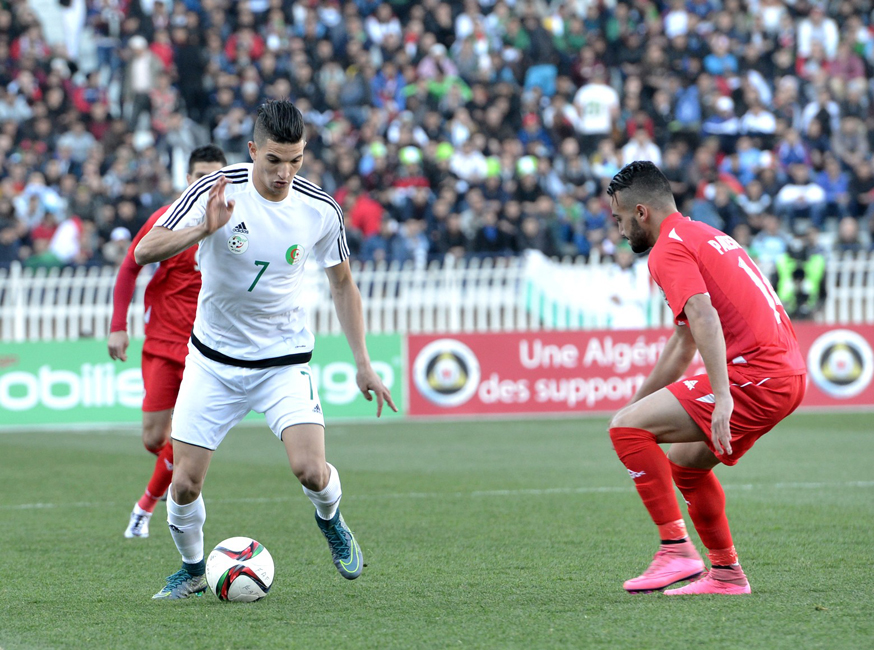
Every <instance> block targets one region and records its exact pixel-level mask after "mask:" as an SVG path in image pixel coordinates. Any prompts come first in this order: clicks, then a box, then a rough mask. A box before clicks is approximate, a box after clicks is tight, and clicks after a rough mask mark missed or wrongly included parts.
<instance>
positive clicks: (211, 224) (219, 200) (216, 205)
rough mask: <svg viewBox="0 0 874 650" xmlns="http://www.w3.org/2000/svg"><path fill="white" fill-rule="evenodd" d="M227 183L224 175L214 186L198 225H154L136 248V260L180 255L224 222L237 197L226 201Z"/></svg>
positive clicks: (149, 260) (142, 261) (231, 210)
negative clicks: (171, 226)
mask: <svg viewBox="0 0 874 650" xmlns="http://www.w3.org/2000/svg"><path fill="white" fill-rule="evenodd" d="M227 184H228V181H227V179H226V178H225V177H224V176H221V177H219V179H218V180H217V181H216V182H215V184H214V185H213V186H212V188H211V189H210V191H209V195H208V198H207V202H206V213H205V215H204V219H203V221H202V222H201V223H199V224H198V225H196V226H191V227H189V228H181V229H180V230H170V229H169V228H164V227H163V226H155V227H154V228H152V229H151V230H150V231H149V232H148V233H147V234H146V236H145V237H143V239H142V240H141V241H140V243H139V244H137V247H136V250H135V251H134V257H135V258H136V261H137V264H150V263H151V262H160V261H162V260H166V259H168V258H170V257H173V256H174V255H178V254H179V253H181V252H182V251H184V250H186V249H188V248H190V247H191V246H194V244H196V243H198V242H199V241H200V240H202V239H203V238H204V237H207V236H209V235H211V234H212V233H214V232H215V231H216V230H218V229H219V228H221V227H222V226H224V225H225V224H226V223H227V222H228V221H229V220H230V218H231V215H232V214H233V213H234V201H233V200H230V201H225V186H226V185H227Z"/></svg>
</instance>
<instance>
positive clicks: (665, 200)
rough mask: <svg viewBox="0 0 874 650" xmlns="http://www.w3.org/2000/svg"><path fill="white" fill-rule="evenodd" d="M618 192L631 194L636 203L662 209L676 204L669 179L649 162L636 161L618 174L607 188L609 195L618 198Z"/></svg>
mask: <svg viewBox="0 0 874 650" xmlns="http://www.w3.org/2000/svg"><path fill="white" fill-rule="evenodd" d="M618 192H628V193H629V194H631V196H632V197H634V200H633V202H634V203H649V204H650V205H658V206H662V207H667V206H670V205H672V204H673V203H674V193H673V192H672V191H671V184H670V182H669V181H668V179H667V177H666V176H665V175H664V174H663V173H662V171H661V170H660V169H659V168H658V167H656V166H655V165H654V164H653V163H651V162H650V161H648V160H635V161H634V162H631V163H628V164H627V165H625V167H623V168H622V169H620V170H619V171H618V172H617V173H616V175H615V176H614V177H613V180H611V181H610V185H608V186H607V195H608V196H610V197H613V198H616V194H617V193H618Z"/></svg>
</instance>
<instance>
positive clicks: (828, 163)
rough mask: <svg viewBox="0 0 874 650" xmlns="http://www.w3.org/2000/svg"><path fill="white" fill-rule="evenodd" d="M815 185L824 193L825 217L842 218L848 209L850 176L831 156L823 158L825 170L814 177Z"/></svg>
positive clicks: (847, 213) (846, 214) (847, 212)
mask: <svg viewBox="0 0 874 650" xmlns="http://www.w3.org/2000/svg"><path fill="white" fill-rule="evenodd" d="M816 184H817V185H819V186H820V187H821V188H822V189H823V191H824V192H825V215H826V217H838V218H843V217H846V216H848V215H849V209H850V175H849V174H847V173H846V172H845V171H843V170H842V169H841V164H840V162H838V160H837V158H835V157H834V156H832V155H827V156H826V157H825V169H823V170H822V171H821V172H819V173H817V175H816Z"/></svg>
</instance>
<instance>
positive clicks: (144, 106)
mask: <svg viewBox="0 0 874 650" xmlns="http://www.w3.org/2000/svg"><path fill="white" fill-rule="evenodd" d="M128 46H129V47H130V54H129V56H130V61H129V62H128V65H127V73H126V74H125V78H124V89H123V91H122V93H123V97H124V103H125V109H126V110H127V111H129V118H128V121H129V124H130V125H131V128H133V129H136V128H139V126H140V124H139V118H140V115H142V114H143V113H150V112H151V109H152V102H151V100H150V99H149V93H150V92H151V90H152V88H154V87H155V85H156V83H157V79H158V75H159V74H160V73H161V72H162V71H163V70H164V64H163V63H161V60H160V59H159V58H158V57H157V56H155V55H154V54H153V53H152V52H151V50H149V43H148V41H146V39H145V38H144V37H142V36H140V35H136V36H133V37H132V38H131V39H130V41H129V43H128Z"/></svg>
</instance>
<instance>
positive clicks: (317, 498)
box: [168, 463, 343, 520]
mask: <svg viewBox="0 0 874 650" xmlns="http://www.w3.org/2000/svg"><path fill="white" fill-rule="evenodd" d="M327 465H328V469H329V470H330V471H331V476H330V478H329V479H328V484H327V485H326V486H325V489H324V490H322V491H321V492H314V491H312V490H309V489H307V488H303V493H304V494H306V495H307V496H308V497H309V498H310V501H312V502H313V505H314V506H315V507H316V512H317V513H319V517H320V518H322V519H325V520H328V519H333V517H334V515H335V514H336V513H337V508H338V507H339V506H340V497H341V496H343V490H342V489H341V488H340V475H339V474H338V473H337V468H336V467H334V466H333V465H331V463H327ZM168 503H169V502H168Z"/></svg>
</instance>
